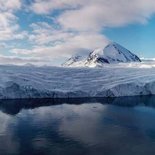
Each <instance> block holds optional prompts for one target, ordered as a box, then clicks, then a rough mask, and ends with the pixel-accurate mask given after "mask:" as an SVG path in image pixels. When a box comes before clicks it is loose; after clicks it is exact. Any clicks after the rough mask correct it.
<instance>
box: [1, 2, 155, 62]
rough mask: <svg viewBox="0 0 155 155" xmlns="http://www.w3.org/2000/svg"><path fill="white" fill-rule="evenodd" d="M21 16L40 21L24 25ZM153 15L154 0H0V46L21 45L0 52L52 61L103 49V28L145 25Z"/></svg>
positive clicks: (32, 21)
mask: <svg viewBox="0 0 155 155" xmlns="http://www.w3.org/2000/svg"><path fill="white" fill-rule="evenodd" d="M21 13H25V14H26V15H27V16H28V17H29V18H31V17H37V18H39V19H40V20H37V21H35V20H30V21H31V22H25V23H24V25H23V24H21V23H20V22H19V21H20V20H22V19H21V18H22V16H21V15H20V14H21ZM154 13H155V1H154V0H147V1H146V0H130V1H129V0H117V1H116V0H108V1H107V0H89V1H88V0H78V1H75V0H59V1H58V0H44V1H43V0H34V1H28V0H1V1H0V34H1V35H0V43H1V44H6V45H8V43H7V42H8V41H14V42H18V43H20V46H15V45H16V44H14V46H13V47H12V48H9V47H2V48H1V51H2V50H4V49H8V52H9V53H10V55H12V56H15V57H17V58H20V57H26V58H32V57H33V58H37V59H40V58H44V59H47V58H49V57H50V59H51V62H52V60H54V59H56V58H58V57H59V58H62V59H64V58H67V57H70V55H72V54H75V53H77V54H78V53H79V52H80V53H87V52H88V51H91V50H93V49H95V48H98V47H104V46H105V45H106V44H107V43H108V42H109V39H108V38H107V37H106V36H105V35H104V30H105V29H106V28H113V27H123V26H126V25H128V24H135V23H136V24H137V23H138V24H146V23H147V22H148V20H149V19H150V18H151V17H152V16H153V15H154ZM25 21H28V19H27V20H25ZM25 27H26V28H25ZM23 42H24V44H25V43H27V45H28V47H26V46H23ZM3 54H4V52H3Z"/></svg>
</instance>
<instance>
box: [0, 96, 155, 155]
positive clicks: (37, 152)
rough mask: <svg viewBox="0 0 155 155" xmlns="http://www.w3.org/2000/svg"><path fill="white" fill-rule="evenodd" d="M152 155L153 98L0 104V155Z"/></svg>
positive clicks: (154, 139)
mask: <svg viewBox="0 0 155 155" xmlns="http://www.w3.org/2000/svg"><path fill="white" fill-rule="evenodd" d="M87 154H88V155H155V97H153V96H152V97H131V98H129V97H126V98H115V99H82V100H80V99H72V100H48V99H37V100H1V101H0V155H87Z"/></svg>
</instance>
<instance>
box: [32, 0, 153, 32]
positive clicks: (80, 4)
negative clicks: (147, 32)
mask: <svg viewBox="0 0 155 155" xmlns="http://www.w3.org/2000/svg"><path fill="white" fill-rule="evenodd" d="M47 4H48V5H47ZM31 9H32V10H33V11H34V12H35V13H38V14H48V13H51V12H53V11H54V10H58V9H59V10H63V9H66V10H65V13H64V12H63V13H62V14H61V15H60V17H59V19H58V21H59V23H60V24H61V25H63V26H64V27H65V28H72V29H76V30H84V31H89V30H100V29H101V28H104V27H115V26H123V25H126V24H130V23H135V22H137V23H145V22H146V21H147V19H148V18H149V17H150V16H151V15H152V14H153V13H155V1H154V0H147V1H146V0H130V1H129V0H117V1H116V0H108V1H107V0H89V1H88V0H78V1H75V0H60V1H57V0H45V1H42V0H35V2H34V3H33V5H32V6H31Z"/></svg>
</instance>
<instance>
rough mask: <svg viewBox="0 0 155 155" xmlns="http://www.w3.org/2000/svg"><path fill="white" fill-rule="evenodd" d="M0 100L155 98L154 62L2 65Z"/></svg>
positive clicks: (0, 67)
mask: <svg viewBox="0 0 155 155" xmlns="http://www.w3.org/2000/svg"><path fill="white" fill-rule="evenodd" d="M0 75H1V78H0V99H21V98H78V97H81V98H82V97H120V96H139V95H155V61H145V62H141V63H137V62H134V63H125V64H124V63H119V64H106V65H104V67H101V68H100V67H98V68H89V67H83V68H65V67H51V66H42V67H37V66H9V65H5V66H4V65H0Z"/></svg>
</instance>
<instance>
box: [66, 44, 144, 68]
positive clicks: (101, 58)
mask: <svg viewBox="0 0 155 155" xmlns="http://www.w3.org/2000/svg"><path fill="white" fill-rule="evenodd" d="M127 62H141V60H140V59H139V58H138V56H136V55H135V54H133V53H131V52H130V51H129V50H127V49H126V48H124V47H122V46H121V45H119V44H117V43H110V44H109V45H107V46H106V47H105V48H104V49H102V48H101V49H96V50H94V51H93V52H91V53H90V54H89V55H88V57H86V58H85V57H83V56H73V57H71V58H70V59H68V60H67V61H66V62H65V63H64V64H63V66H65V67H83V66H85V67H96V66H103V65H105V64H113V63H127Z"/></svg>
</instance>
